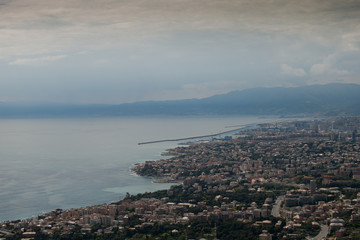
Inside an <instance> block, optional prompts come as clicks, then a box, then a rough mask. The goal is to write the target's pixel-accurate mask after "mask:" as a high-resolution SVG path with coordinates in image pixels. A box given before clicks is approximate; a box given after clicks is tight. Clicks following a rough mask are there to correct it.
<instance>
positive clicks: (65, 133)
mask: <svg viewBox="0 0 360 240" xmlns="http://www.w3.org/2000/svg"><path fill="white" fill-rule="evenodd" d="M277 120H279V119H278V118H276V117H252V116H248V117H244V116H242V117H131V118H130V117H113V118H66V119H63V118H62V119H0V222H3V221H8V220H17V219H26V218H31V217H36V216H38V215H39V214H42V213H46V212H49V211H51V210H54V209H58V208H60V209H70V208H79V207H86V206H91V205H97V204H103V203H112V202H116V201H119V200H121V199H122V198H123V197H124V196H125V195H126V193H127V192H129V193H130V194H137V193H144V192H151V191H156V190H160V189H168V188H169V187H170V186H171V185H172V184H173V183H172V184H170V183H154V182H153V179H151V178H145V177H140V176H137V175H136V174H134V173H133V172H132V171H131V168H132V166H134V164H136V163H140V162H144V161H147V160H158V159H161V158H164V157H162V156H161V153H163V152H164V151H166V149H169V148H174V147H176V146H178V145H177V144H178V142H160V143H153V144H145V145H138V143H140V142H148V141H158V140H163V139H179V138H186V137H193V136H199V135H209V134H217V133H220V132H225V131H230V130H233V129H238V128H242V127H244V126H247V125H251V124H255V123H264V122H274V121H277ZM229 134H230V133H229Z"/></svg>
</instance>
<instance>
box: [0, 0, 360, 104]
mask: <svg viewBox="0 0 360 240" xmlns="http://www.w3.org/2000/svg"><path fill="white" fill-rule="evenodd" d="M359 66H360V1H359V0H342V1H339V0H301V1H295V0H61V1H58V0H0V102H59V103H85V104H86V103H105V104H119V103H125V102H136V101H145V100H173V99H187V98H204V97H208V96H211V95H214V94H222V93H227V92H229V91H233V90H242V89H247V88H254V87H279V86H281V87H295V86H304V85H311V84H325V83H335V82H336V83H358V84H360V67H359Z"/></svg>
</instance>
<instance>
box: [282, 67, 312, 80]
mask: <svg viewBox="0 0 360 240" xmlns="http://www.w3.org/2000/svg"><path fill="white" fill-rule="evenodd" d="M281 73H282V74H284V75H289V76H294V77H304V76H306V75H307V74H306V72H305V70H304V69H303V68H293V67H291V66H289V65H287V64H281Z"/></svg>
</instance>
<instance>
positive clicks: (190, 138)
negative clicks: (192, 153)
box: [138, 125, 250, 145]
mask: <svg viewBox="0 0 360 240" xmlns="http://www.w3.org/2000/svg"><path fill="white" fill-rule="evenodd" d="M249 127H250V126H248V125H245V126H243V127H241V128H236V129H233V130H229V131H224V132H220V133H215V134H208V135H201V136H194V137H186V138H174V139H163V140H154V141H148V142H140V143H138V145H144V144H152V143H162V142H178V141H184V140H192V139H199V138H208V137H216V136H219V135H222V134H227V133H232V132H236V131H239V130H244V129H246V128H249Z"/></svg>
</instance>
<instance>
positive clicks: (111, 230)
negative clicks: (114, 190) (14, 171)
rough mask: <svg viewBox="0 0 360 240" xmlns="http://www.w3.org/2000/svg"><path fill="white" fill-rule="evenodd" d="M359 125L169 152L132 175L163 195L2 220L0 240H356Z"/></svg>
mask: <svg viewBox="0 0 360 240" xmlns="http://www.w3.org/2000/svg"><path fill="white" fill-rule="evenodd" d="M359 126H360V118H359V117H337V118H326V119H321V120H300V121H283V122H277V123H267V124H260V125H259V126H258V127H256V128H251V129H245V130H243V131H240V132H239V133H237V134H236V135H235V136H233V137H225V138H224V139H222V140H213V141H209V142H207V143H198V144H191V145H189V146H181V147H177V148H175V149H169V150H168V152H166V153H164V155H166V156H167V157H166V158H165V159H162V160H158V161H146V162H144V163H139V164H137V165H136V166H135V167H134V169H133V171H134V172H135V173H137V174H139V175H141V176H146V177H153V178H154V181H163V182H174V185H173V186H172V187H171V188H170V189H168V190H163V191H157V192H152V193H150V192H147V193H142V194H137V195H130V194H128V195H127V196H126V197H125V199H123V200H121V201H119V202H116V203H112V204H102V205H98V206H89V207H84V208H80V209H68V210H62V209H56V210H54V211H52V212H49V213H46V214H43V215H40V216H38V217H36V218H32V219H27V220H17V221H8V222H4V223H2V224H1V229H0V239H244V238H246V239H260V240H270V239H357V238H360V211H359V206H360V193H359V192H360V181H359V180H360V165H359V162H360V141H359V139H358V138H359V134H358V132H357V129H359ZM231 228H233V229H234V230H229V229H231ZM232 234H234V235H232Z"/></svg>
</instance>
